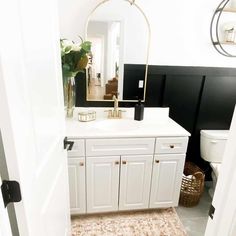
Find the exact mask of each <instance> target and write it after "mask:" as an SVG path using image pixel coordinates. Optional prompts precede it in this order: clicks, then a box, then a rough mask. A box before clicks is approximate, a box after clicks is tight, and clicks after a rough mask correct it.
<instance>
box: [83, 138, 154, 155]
mask: <svg viewBox="0 0 236 236" xmlns="http://www.w3.org/2000/svg"><path fill="white" fill-rule="evenodd" d="M154 145H155V139H154V138H128V139H87V140H86V155H87V156H104V155H129V154H153V153H154Z"/></svg>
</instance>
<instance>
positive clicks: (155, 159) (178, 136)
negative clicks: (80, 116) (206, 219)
mask: <svg viewBox="0 0 236 236" xmlns="http://www.w3.org/2000/svg"><path fill="white" fill-rule="evenodd" d="M104 110H106V108H96V113H97V119H96V120H95V121H92V122H79V121H78V120H77V118H76V117H75V118H74V119H70V120H67V122H66V126H67V127H66V129H67V131H66V132H67V137H68V139H69V140H72V141H74V146H73V148H72V150H71V151H68V168H69V187H70V204H71V205H70V206H71V213H72V214H85V213H97V212H112V211H119V210H121V211H123V210H136V209H147V208H163V207H172V206H177V205H178V200H179V193H180V186H181V179H182V173H183V167H184V162H185V153H186V150H187V144H188V137H189V136H190V134H189V133H188V132H187V131H186V130H185V129H183V128H182V127H181V126H180V125H178V124H177V123H176V122H174V121H173V120H172V119H170V118H169V109H168V108H145V114H144V120H143V121H135V120H134V119H133V116H134V109H133V108H128V109H125V112H124V115H123V116H124V117H123V118H122V119H107V118H106V113H105V112H104ZM75 113H76V112H75Z"/></svg>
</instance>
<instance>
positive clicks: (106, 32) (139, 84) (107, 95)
mask: <svg viewBox="0 0 236 236" xmlns="http://www.w3.org/2000/svg"><path fill="white" fill-rule="evenodd" d="M150 33H151V30H150V25H149V22H148V19H147V17H146V15H145V14H144V12H143V10H142V9H141V8H140V7H139V6H138V5H137V4H136V3H135V1H134V0H104V1H102V2H101V3H99V4H98V5H97V6H96V7H95V8H94V9H93V11H92V12H91V14H90V16H89V18H88V21H87V25H86V40H88V41H91V42H92V49H91V54H90V58H89V64H88V67H87V74H86V75H87V100H88V101H108V100H112V98H113V96H114V95H115V96H116V97H118V100H120V101H137V99H141V100H143V101H144V100H145V93H146V83H147V70H148V55H149V45H150Z"/></svg>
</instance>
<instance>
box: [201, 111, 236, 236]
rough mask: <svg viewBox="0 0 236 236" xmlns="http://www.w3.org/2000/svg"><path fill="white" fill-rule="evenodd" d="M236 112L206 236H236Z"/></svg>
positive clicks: (235, 112)
mask: <svg viewBox="0 0 236 236" xmlns="http://www.w3.org/2000/svg"><path fill="white" fill-rule="evenodd" d="M235 140H236V110H235V111H234V116H233V119H232V123H231V128H230V133H229V139H228V141H227V144H226V147H225V153H224V156H223V162H222V165H221V169H220V174H219V177H218V180H217V185H216V190H215V194H214V197H213V202H212V205H213V206H214V208H215V213H214V214H213V219H212V218H210V217H209V219H208V223H207V228H206V232H205V235H206V236H212V235H214V236H222V235H227V236H235V235H236V201H235V199H236V190H235V189H236V145H235Z"/></svg>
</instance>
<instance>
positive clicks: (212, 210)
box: [209, 205, 215, 219]
mask: <svg viewBox="0 0 236 236" xmlns="http://www.w3.org/2000/svg"><path fill="white" fill-rule="evenodd" d="M214 213H215V207H214V206H213V205H211V206H210V210H209V216H210V217H211V219H213V218H214Z"/></svg>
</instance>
